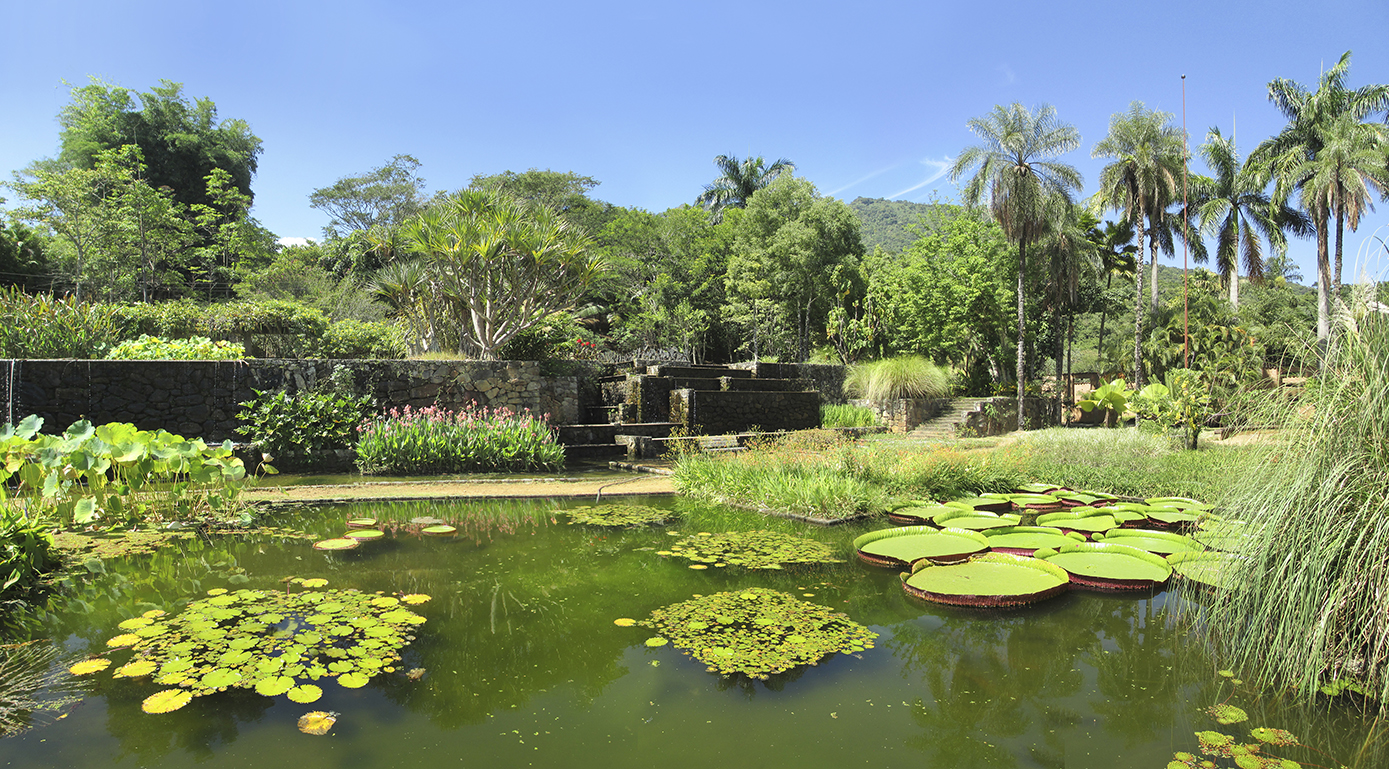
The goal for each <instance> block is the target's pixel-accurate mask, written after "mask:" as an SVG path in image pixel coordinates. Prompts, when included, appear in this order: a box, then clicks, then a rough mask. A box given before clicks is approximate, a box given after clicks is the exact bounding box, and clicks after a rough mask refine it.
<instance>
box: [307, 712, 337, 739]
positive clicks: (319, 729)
mask: <svg viewBox="0 0 1389 769" xmlns="http://www.w3.org/2000/svg"><path fill="white" fill-rule="evenodd" d="M337 722H338V714H337V713H330V712H326V711H322V710H315V711H312V712H310V713H305V714H304V715H302V716H299V722H298V727H299V731H301V732H303V733H304V734H312V735H314V736H316V737H322V736H323V735H325V734H327V733H328V730H329V729H332V728H333V724H335V723H337Z"/></svg>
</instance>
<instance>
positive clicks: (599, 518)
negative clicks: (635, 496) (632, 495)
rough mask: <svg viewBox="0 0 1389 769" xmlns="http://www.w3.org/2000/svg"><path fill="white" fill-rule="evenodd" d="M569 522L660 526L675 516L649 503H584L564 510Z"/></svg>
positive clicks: (596, 524) (616, 525) (598, 524)
mask: <svg viewBox="0 0 1389 769" xmlns="http://www.w3.org/2000/svg"><path fill="white" fill-rule="evenodd" d="M565 512H566V513H568V514H569V523H571V524H575V523H579V524H584V525H587V526H612V527H635V526H661V525H664V524H666V523H669V522H670V521H671V519H673V518H674V517H675V514H674V513H673V512H672V511H670V510H662V509H661V508H659V507H651V506H650V505H584V506H582V507H575V508H570V509H568V510H565Z"/></svg>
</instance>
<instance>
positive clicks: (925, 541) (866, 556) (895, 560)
mask: <svg viewBox="0 0 1389 769" xmlns="http://www.w3.org/2000/svg"><path fill="white" fill-rule="evenodd" d="M854 549H855V550H857V551H858V557H859V558H860V559H861V560H863V561H864V562H865V563H871V564H873V565H874V566H887V567H893V568H900V567H903V566H906V565H908V564H910V563H912V562H914V561H918V560H920V559H922V558H929V559H931V560H932V561H936V562H942V561H958V560H960V559H961V558H967V557H969V556H970V555H973V554H974V553H979V552H983V551H985V550H988V549H989V542H988V540H986V539H984V537H983V536H982V535H981V534H979V532H976V531H970V530H968V529H935V528H932V527H930V526H904V527H902V528H897V529H883V530H880V531H870V532H868V533H867V534H864V535H863V536H861V537H859V538H857V539H855V540H854Z"/></svg>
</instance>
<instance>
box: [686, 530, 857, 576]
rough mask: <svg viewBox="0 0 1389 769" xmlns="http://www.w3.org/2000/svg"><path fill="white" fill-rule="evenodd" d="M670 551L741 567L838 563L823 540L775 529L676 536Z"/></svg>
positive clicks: (698, 564)
mask: <svg viewBox="0 0 1389 769" xmlns="http://www.w3.org/2000/svg"><path fill="white" fill-rule="evenodd" d="M670 550H671V554H672V555H675V556H678V557H680V558H685V559H688V560H691V561H694V562H695V563H694V564H693V565H691V566H690V568H692V569H693V568H696V567H701V566H705V567H707V566H708V565H711V564H712V565H714V566H725V565H732V566H741V567H743V568H745V569H780V568H782V567H783V566H788V565H801V564H821V563H841V562H842V559H840V558H838V557H836V556H837V554H838V553H837V552H836V550H835V548H833V547H831V546H830V545H827V544H825V543H823V542H818V541H816V540H813V539H806V538H804V537H794V536H791V535H790V534H782V533H780V532H775V531H730V532H725V533H721V534H713V533H708V532H705V533H701V534H696V535H694V536H692V537H684V538H682V539H680V540H677V541H676V542H675V544H674V545H672V546H671V548H670Z"/></svg>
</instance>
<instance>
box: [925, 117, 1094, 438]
mask: <svg viewBox="0 0 1389 769" xmlns="http://www.w3.org/2000/svg"><path fill="white" fill-rule="evenodd" d="M967 125H968V126H969V129H970V130H971V131H973V132H974V133H975V135H976V136H978V137H979V138H980V139H981V140H982V141H983V143H982V144H977V145H974V146H971V147H966V148H965V149H964V150H963V151H961V152H960V155H959V156H958V157H957V158H955V163H954V165H952V166H951V169H950V179H951V181H958V180H960V179H961V178H963V177H964V176H965V175H966V174H967V173H969V172H970V170H971V169H976V170H975V172H974V176H973V177H971V178H970V180H969V182H968V183H967V184H966V185H965V188H964V190H963V193H962V195H963V198H964V202H965V204H966V205H969V206H977V205H979V204H980V203H981V202H982V201H983V200H985V199H986V198H987V200H988V207H989V212H990V214H991V215H992V216H993V218H994V221H996V222H998V224H999V226H1000V227H1002V228H1003V232H1004V234H1005V235H1007V236H1008V240H1009V241H1011V242H1013V243H1015V244H1017V246H1018V273H1017V292H1018V294H1017V297H1018V350H1017V357H1018V360H1017V364H1018V365H1017V377H1018V380H1017V381H1018V429H1019V430H1022V429H1026V419H1025V416H1024V412H1023V399H1024V397H1025V395H1026V393H1027V387H1026V382H1027V345H1026V339H1027V316H1026V295H1027V291H1026V288H1027V287H1026V275H1027V246H1028V244H1029V243H1032V242H1036V241H1037V240H1038V239H1039V238H1041V237H1042V236H1043V235H1045V234H1046V233H1047V232H1048V231H1049V230H1050V229H1051V227H1052V225H1053V223H1055V222H1056V221H1057V220H1058V219H1059V218H1060V217H1061V216H1062V215H1063V212H1064V210H1065V207H1067V206H1070V205H1071V194H1072V193H1073V192H1074V191H1077V190H1079V189H1080V187H1081V177H1080V172H1078V171H1076V169H1075V168H1074V167H1072V166H1070V165H1068V164H1066V163H1061V162H1058V161H1056V160H1053V158H1055V157H1056V156H1058V155H1063V154H1065V153H1067V152H1070V151H1071V150H1073V149H1075V148H1076V147H1078V146H1080V133H1079V132H1078V131H1076V129H1075V127H1074V126H1072V125H1070V124H1069V123H1063V122H1061V121H1060V120H1059V119H1058V118H1057V117H1056V110H1055V108H1053V107H1051V106H1050V105H1045V104H1044V105H1042V106H1040V107H1038V108H1037V111H1036V112H1029V111H1028V110H1027V108H1025V107H1023V106H1022V105H1021V104H1018V103H1014V104H1012V105H1010V106H1008V107H1003V106H1002V105H999V106H995V107H994V109H993V111H992V112H990V113H989V114H988V115H986V116H984V117H982V118H971V119H970V120H969V122H968V124H967Z"/></svg>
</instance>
